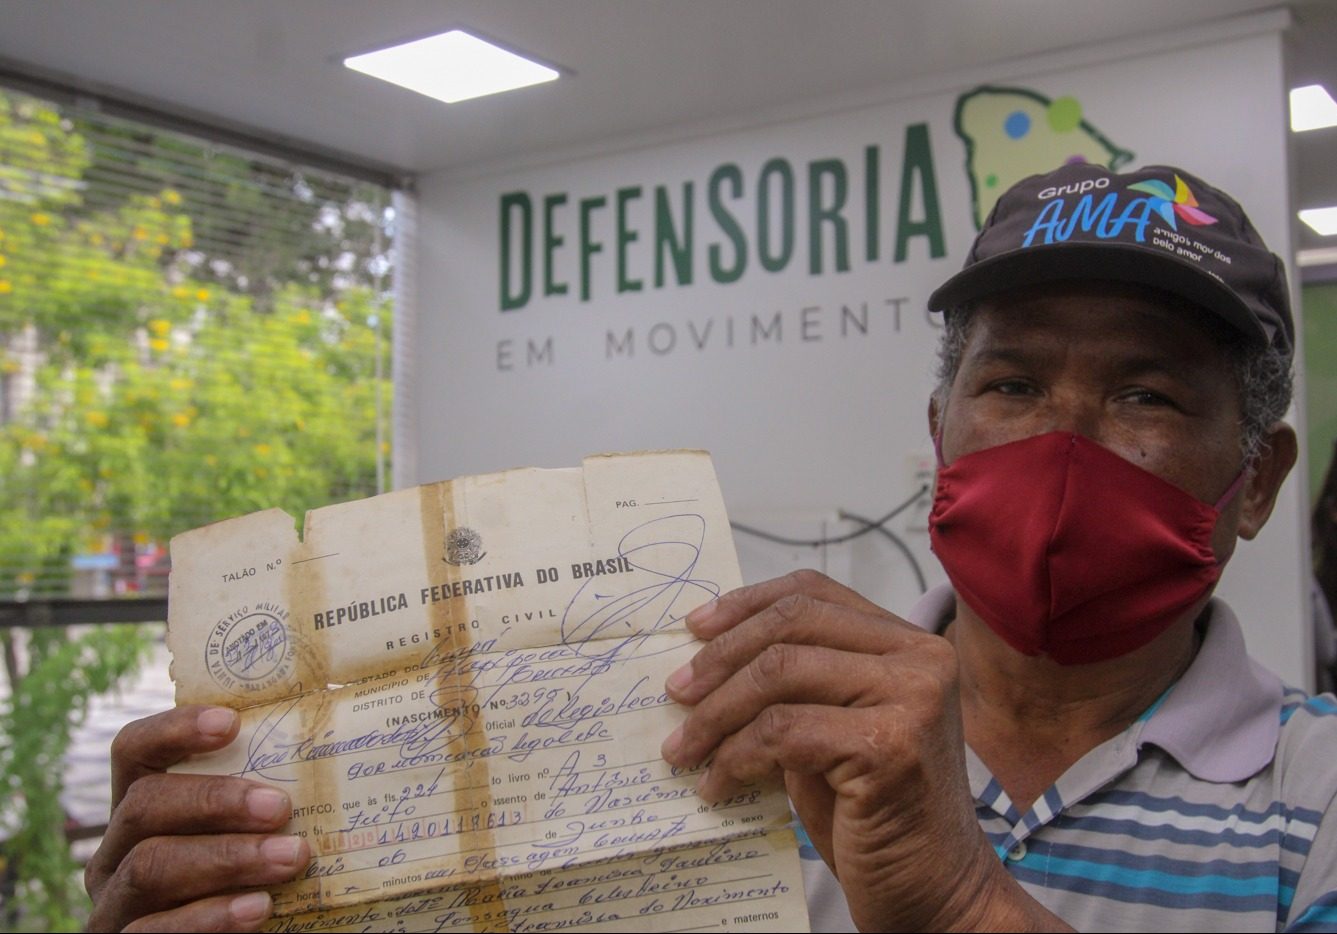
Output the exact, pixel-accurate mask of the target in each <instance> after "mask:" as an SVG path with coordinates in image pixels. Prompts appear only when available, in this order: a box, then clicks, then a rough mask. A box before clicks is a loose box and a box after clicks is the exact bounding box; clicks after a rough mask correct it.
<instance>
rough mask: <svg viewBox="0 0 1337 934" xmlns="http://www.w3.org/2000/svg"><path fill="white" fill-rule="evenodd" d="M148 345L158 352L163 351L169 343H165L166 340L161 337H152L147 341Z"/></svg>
mask: <svg viewBox="0 0 1337 934" xmlns="http://www.w3.org/2000/svg"><path fill="white" fill-rule="evenodd" d="M149 346H150V347H152V348H153V349H154V350H156V351H157V352H158V353H163V352H165V351H166V350H167V348H168V346H170V345H169V344H168V343H167V341H165V340H163V339H162V338H161V337H155V338H153V340H151V341H149Z"/></svg>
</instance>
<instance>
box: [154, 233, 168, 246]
mask: <svg viewBox="0 0 1337 934" xmlns="http://www.w3.org/2000/svg"><path fill="white" fill-rule="evenodd" d="M153 239H154V240H156V241H158V242H159V243H161V244H162V245H163V246H166V245H167V242H168V241H169V240H170V239H171V238H170V237H168V236H167V234H165V233H160V234H158V236H156V237H154V238H153Z"/></svg>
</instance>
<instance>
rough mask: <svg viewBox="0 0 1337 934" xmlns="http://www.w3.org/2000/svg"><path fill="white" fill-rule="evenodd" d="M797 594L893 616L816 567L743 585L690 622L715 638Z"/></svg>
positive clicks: (705, 636)
mask: <svg viewBox="0 0 1337 934" xmlns="http://www.w3.org/2000/svg"><path fill="white" fill-rule="evenodd" d="M793 594H807V595H808V596H809V597H812V598H813V599H814V600H819V601H822V602H824V603H834V604H838V605H841V606H846V607H849V608H850V609H852V610H858V611H860V612H864V613H869V614H872V615H874V616H881V617H885V618H892V615H891V614H890V613H888V612H887V611H886V610H884V609H882V608H881V607H880V606H878V605H877V604H876V603H873V602H872V601H870V600H868V599H866V598H864V597H863V596H861V595H859V594H857V593H855V592H854V591H853V590H850V589H849V588H848V587H846V586H844V585H843V584H838V583H836V582H835V581H833V580H832V579H831V578H829V577H827V576H826V575H825V574H821V573H818V572H817V571H812V570H802V571H794V572H792V573H790V574H786V575H785V576H784V577H777V578H775V579H773V580H768V581H763V582H762V583H760V584H752V585H749V586H747V587H739V588H738V589H737V590H731V591H729V592H728V593H726V594H722V595H720V596H719V597H717V598H716V599H714V600H712V601H710V602H709V603H707V604H704V605H703V606H699V607H697V608H696V609H695V610H693V611H692V612H690V613H688V614H687V625H688V627H689V628H690V629H691V630H692V632H693V633H695V634H696V636H697V637H698V638H701V639H713V638H715V637H716V636H717V635H719V634H720V633H721V632H724V631H725V630H726V629H729V628H731V627H733V626H736V625H737V624H738V623H740V622H742V621H743V620H745V619H747V618H748V617H751V616H754V615H756V614H757V613H760V612H761V611H762V610H764V609H766V608H767V607H769V606H771V605H772V604H774V603H776V602H777V601H779V600H781V599H783V598H784V597H788V596H791V595H793Z"/></svg>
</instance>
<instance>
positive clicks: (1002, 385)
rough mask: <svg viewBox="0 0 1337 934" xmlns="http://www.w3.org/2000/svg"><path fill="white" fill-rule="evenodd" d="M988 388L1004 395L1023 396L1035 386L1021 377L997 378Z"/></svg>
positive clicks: (1033, 390) (1029, 392) (1033, 389)
mask: <svg viewBox="0 0 1337 934" xmlns="http://www.w3.org/2000/svg"><path fill="white" fill-rule="evenodd" d="M989 388H990V389H992V390H993V391H994V392H998V393H1002V394H1003V395H1005V396H1025V395H1030V394H1031V393H1033V392H1035V387H1034V386H1032V385H1031V384H1030V383H1028V382H1026V381H1025V380H1023V379H1003V380H999V381H998V382H996V383H994V384H993V385H992V386H990V387H989Z"/></svg>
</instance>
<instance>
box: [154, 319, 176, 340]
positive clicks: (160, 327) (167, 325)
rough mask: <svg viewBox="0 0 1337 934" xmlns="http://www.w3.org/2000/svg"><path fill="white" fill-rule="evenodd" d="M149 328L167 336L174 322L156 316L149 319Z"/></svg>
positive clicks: (159, 334) (160, 335)
mask: <svg viewBox="0 0 1337 934" xmlns="http://www.w3.org/2000/svg"><path fill="white" fill-rule="evenodd" d="M149 330H150V331H152V332H153V333H154V334H157V335H158V336H159V337H166V336H167V332H168V331H170V330H172V322H170V321H167V320H165V319H163V318H154V319H152V320H151V321H149Z"/></svg>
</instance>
